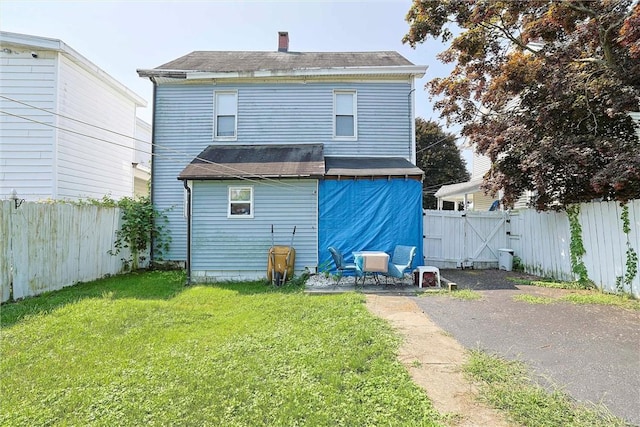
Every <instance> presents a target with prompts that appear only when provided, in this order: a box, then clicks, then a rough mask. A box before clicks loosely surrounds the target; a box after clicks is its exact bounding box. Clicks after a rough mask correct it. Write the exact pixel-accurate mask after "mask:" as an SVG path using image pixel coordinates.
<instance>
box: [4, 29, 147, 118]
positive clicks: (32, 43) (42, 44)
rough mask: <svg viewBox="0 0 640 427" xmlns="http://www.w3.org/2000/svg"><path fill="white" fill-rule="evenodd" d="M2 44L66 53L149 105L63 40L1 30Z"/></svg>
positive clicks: (144, 105)
mask: <svg viewBox="0 0 640 427" xmlns="http://www.w3.org/2000/svg"><path fill="white" fill-rule="evenodd" d="M0 46H2V47H3V48H5V49H7V50H9V51H11V50H12V49H11V47H13V46H15V47H18V48H24V49H42V50H52V51H56V52H60V53H62V54H63V55H66V56H67V57H68V58H70V59H71V60H72V61H73V62H75V63H76V64H78V65H80V66H81V67H82V68H84V69H85V70H86V71H88V72H90V73H92V74H94V75H96V76H98V78H100V79H101V80H102V81H104V82H105V83H107V84H108V85H109V86H111V87H112V88H114V89H116V90H117V91H118V92H120V93H121V94H123V95H125V96H126V97H128V98H129V99H132V100H133V101H134V102H135V103H136V104H137V105H138V106H140V107H146V106H147V101H145V100H144V98H142V97H141V96H140V95H138V94H136V93H134V92H133V91H132V90H131V89H129V88H128V87H126V86H125V85H123V84H122V83H120V82H119V81H118V80H116V79H114V78H113V77H111V76H110V75H109V74H107V73H106V72H105V71H104V70H102V69H101V68H100V67H98V66H97V65H95V64H94V63H93V62H91V61H89V60H88V59H87V58H85V57H84V56H82V55H80V54H79V53H78V52H77V51H75V50H73V49H72V48H71V47H70V46H69V45H67V44H66V43H64V42H63V41H62V40H58V39H51V38H47V37H40V36H32V35H29V34H19V33H10V32H6V31H0Z"/></svg>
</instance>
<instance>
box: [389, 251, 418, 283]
mask: <svg viewBox="0 0 640 427" xmlns="http://www.w3.org/2000/svg"><path fill="white" fill-rule="evenodd" d="M415 256H416V247H415V246H402V245H398V246H396V247H395V249H394V250H393V256H392V257H391V261H390V262H389V270H388V271H387V274H386V275H387V276H391V277H395V278H397V279H403V278H404V276H405V274H407V273H409V274H410V273H411V264H413V259H414V258H415Z"/></svg>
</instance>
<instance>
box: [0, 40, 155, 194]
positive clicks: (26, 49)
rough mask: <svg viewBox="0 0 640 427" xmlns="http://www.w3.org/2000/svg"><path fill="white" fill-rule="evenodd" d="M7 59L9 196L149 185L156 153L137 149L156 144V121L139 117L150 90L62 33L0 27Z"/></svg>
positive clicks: (2, 58)
mask: <svg viewBox="0 0 640 427" xmlns="http://www.w3.org/2000/svg"><path fill="white" fill-rule="evenodd" d="M0 64H1V67H0V111H2V114H0V197H1V198H5V197H7V195H9V193H10V192H11V190H12V189H15V190H16V191H17V193H18V197H20V198H23V199H26V200H31V201H37V200H45V199H58V200H60V199H61V200H78V199H86V198H101V197H103V196H110V197H112V198H114V199H120V198H122V197H126V196H129V197H131V196H133V195H134V194H136V192H137V191H138V190H137V188H138V187H141V188H145V189H146V187H147V185H146V184H141V181H144V180H145V179H146V180H147V181H148V179H149V163H150V161H149V159H150V155H149V157H147V158H145V157H144V156H142V157H141V156H139V155H138V154H137V153H138V152H137V151H136V150H135V149H136V148H138V149H140V150H142V151H146V152H150V151H151V150H150V144H151V130H150V126H149V125H148V124H147V123H145V122H143V121H142V120H140V119H138V118H137V117H136V110H137V108H139V107H145V106H146V101H145V100H144V99H143V98H142V97H140V96H139V95H137V94H135V93H134V92H133V91H131V90H130V89H128V88H127V87H126V86H124V85H123V84H122V83H120V82H118V81H117V80H115V79H114V78H113V77H111V76H110V75H108V74H107V73H106V72H105V71H103V70H102V69H100V68H99V67H98V66H97V65H95V64H94V63H92V62H91V61H89V60H88V59H87V58H85V57H84V56H82V55H81V54H79V53H78V52H76V51H75V50H73V49H72V48H71V47H69V46H68V45H67V44H65V43H64V42H62V41H61V40H57V39H50V38H45V37H38V36H32V35H26V34H17V33H9V32H0ZM146 141H148V145H147V146H145V143H146ZM145 176H146V178H145Z"/></svg>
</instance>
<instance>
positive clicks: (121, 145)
mask: <svg viewBox="0 0 640 427" xmlns="http://www.w3.org/2000/svg"><path fill="white" fill-rule="evenodd" d="M0 97H1V98H5V99H9V100H11V98H7V97H5V96H2V95H0ZM17 102H18V103H20V104H24V105H27V106H29V104H25V103H23V102H20V101H17ZM33 108H35V109H38V110H42V111H45V112H47V113H50V114H54V115H58V116H61V117H64V118H67V119H69V120H74V121H77V122H79V123H83V124H85V125H88V126H93V127H95V128H98V129H101V130H104V131H107V132H111V133H114V134H116V135H119V136H123V137H125V138H129V139H133V140H135V141H140V142H143V143H145V144H150V145H151V146H153V147H156V148H160V149H163V150H167V151H171V152H174V153H176V154H180V155H182V156H185V157H187V159H197V160H200V161H201V162H203V163H206V164H211V165H214V166H218V167H222V168H226V169H228V170H230V171H233V172H237V173H241V174H246V175H248V176H249V177H253V178H255V179H260V180H264V181H272V182H275V183H276V184H268V183H265V182H263V181H256V180H255V179H251V178H248V177H246V176H241V175H234V174H232V175H229V178H235V179H239V180H245V181H249V182H253V183H261V184H263V185H268V186H271V187H275V188H285V187H289V188H293V189H297V190H300V191H303V188H302V187H298V186H296V185H293V184H289V183H286V182H282V181H278V180H276V179H273V178H269V177H266V176H264V175H258V174H251V173H248V172H246V171H244V170H242V169H238V168H234V167H231V166H227V165H224V164H220V163H216V162H213V161H211V160H208V159H204V158H202V157H199V156H195V157H193V156H191V155H189V154H187V153H185V152H181V151H178V150H176V149H173V148H170V147H166V146H162V145H159V144H154V143H152V142H149V141H145V140H141V139H138V138H135V137H132V136H129V135H125V134H122V133H119V132H116V131H112V130H109V129H105V128H102V127H100V126H97V125H92V124H90V123H86V122H83V121H82V120H77V119H73V118H71V117H66V116H64V115H61V114H58V113H54V112H51V111H48V110H44V109H42V108H38V107H35V106H33ZM0 113H2V114H6V115H8V116H12V117H16V118H19V119H22V120H27V121H30V122H33V123H37V124H40V125H43V126H48V127H51V128H55V129H59V130H61V131H64V132H69V133H73V134H76V135H79V136H83V137H86V138H91V139H95V140H98V141H102V142H106V143H107V144H111V145H115V146H119V147H122V148H126V149H130V150H134V151H138V152H141V153H144V154H149V155H151V156H155V157H160V158H167V157H166V156H163V155H161V154H159V153H153V152H149V151H145V150H143V149H140V148H135V147H131V146H128V145H125V144H121V143H118V142H115V141H110V140H107V139H104V138H100V137H97V136H93V135H88V134H86V133H82V132H79V131H75V130H72V129H66V128H63V127H60V126H56V125H54V124H51V123H46V122H42V121H39V120H35V119H32V118H29V117H25V116H21V115H19V114H13V113H10V112H8V111H4V110H0ZM176 162H179V161H176ZM179 163H180V164H184V163H183V162H179ZM193 166H194V167H196V168H202V170H207V168H206V166H204V165H199V164H197V163H195V164H193Z"/></svg>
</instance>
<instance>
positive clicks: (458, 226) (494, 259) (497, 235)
mask: <svg viewBox="0 0 640 427" xmlns="http://www.w3.org/2000/svg"><path fill="white" fill-rule="evenodd" d="M509 221H510V220H509V215H508V214H507V213H506V212H477V211H466V212H459V211H434V210H425V211H424V212H423V232H424V236H423V237H424V239H423V255H424V265H433V266H435V267H439V268H478V269H480V268H498V249H501V248H509V247H510V246H509V241H508V237H509V229H510V228H509V225H510V224H509Z"/></svg>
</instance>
